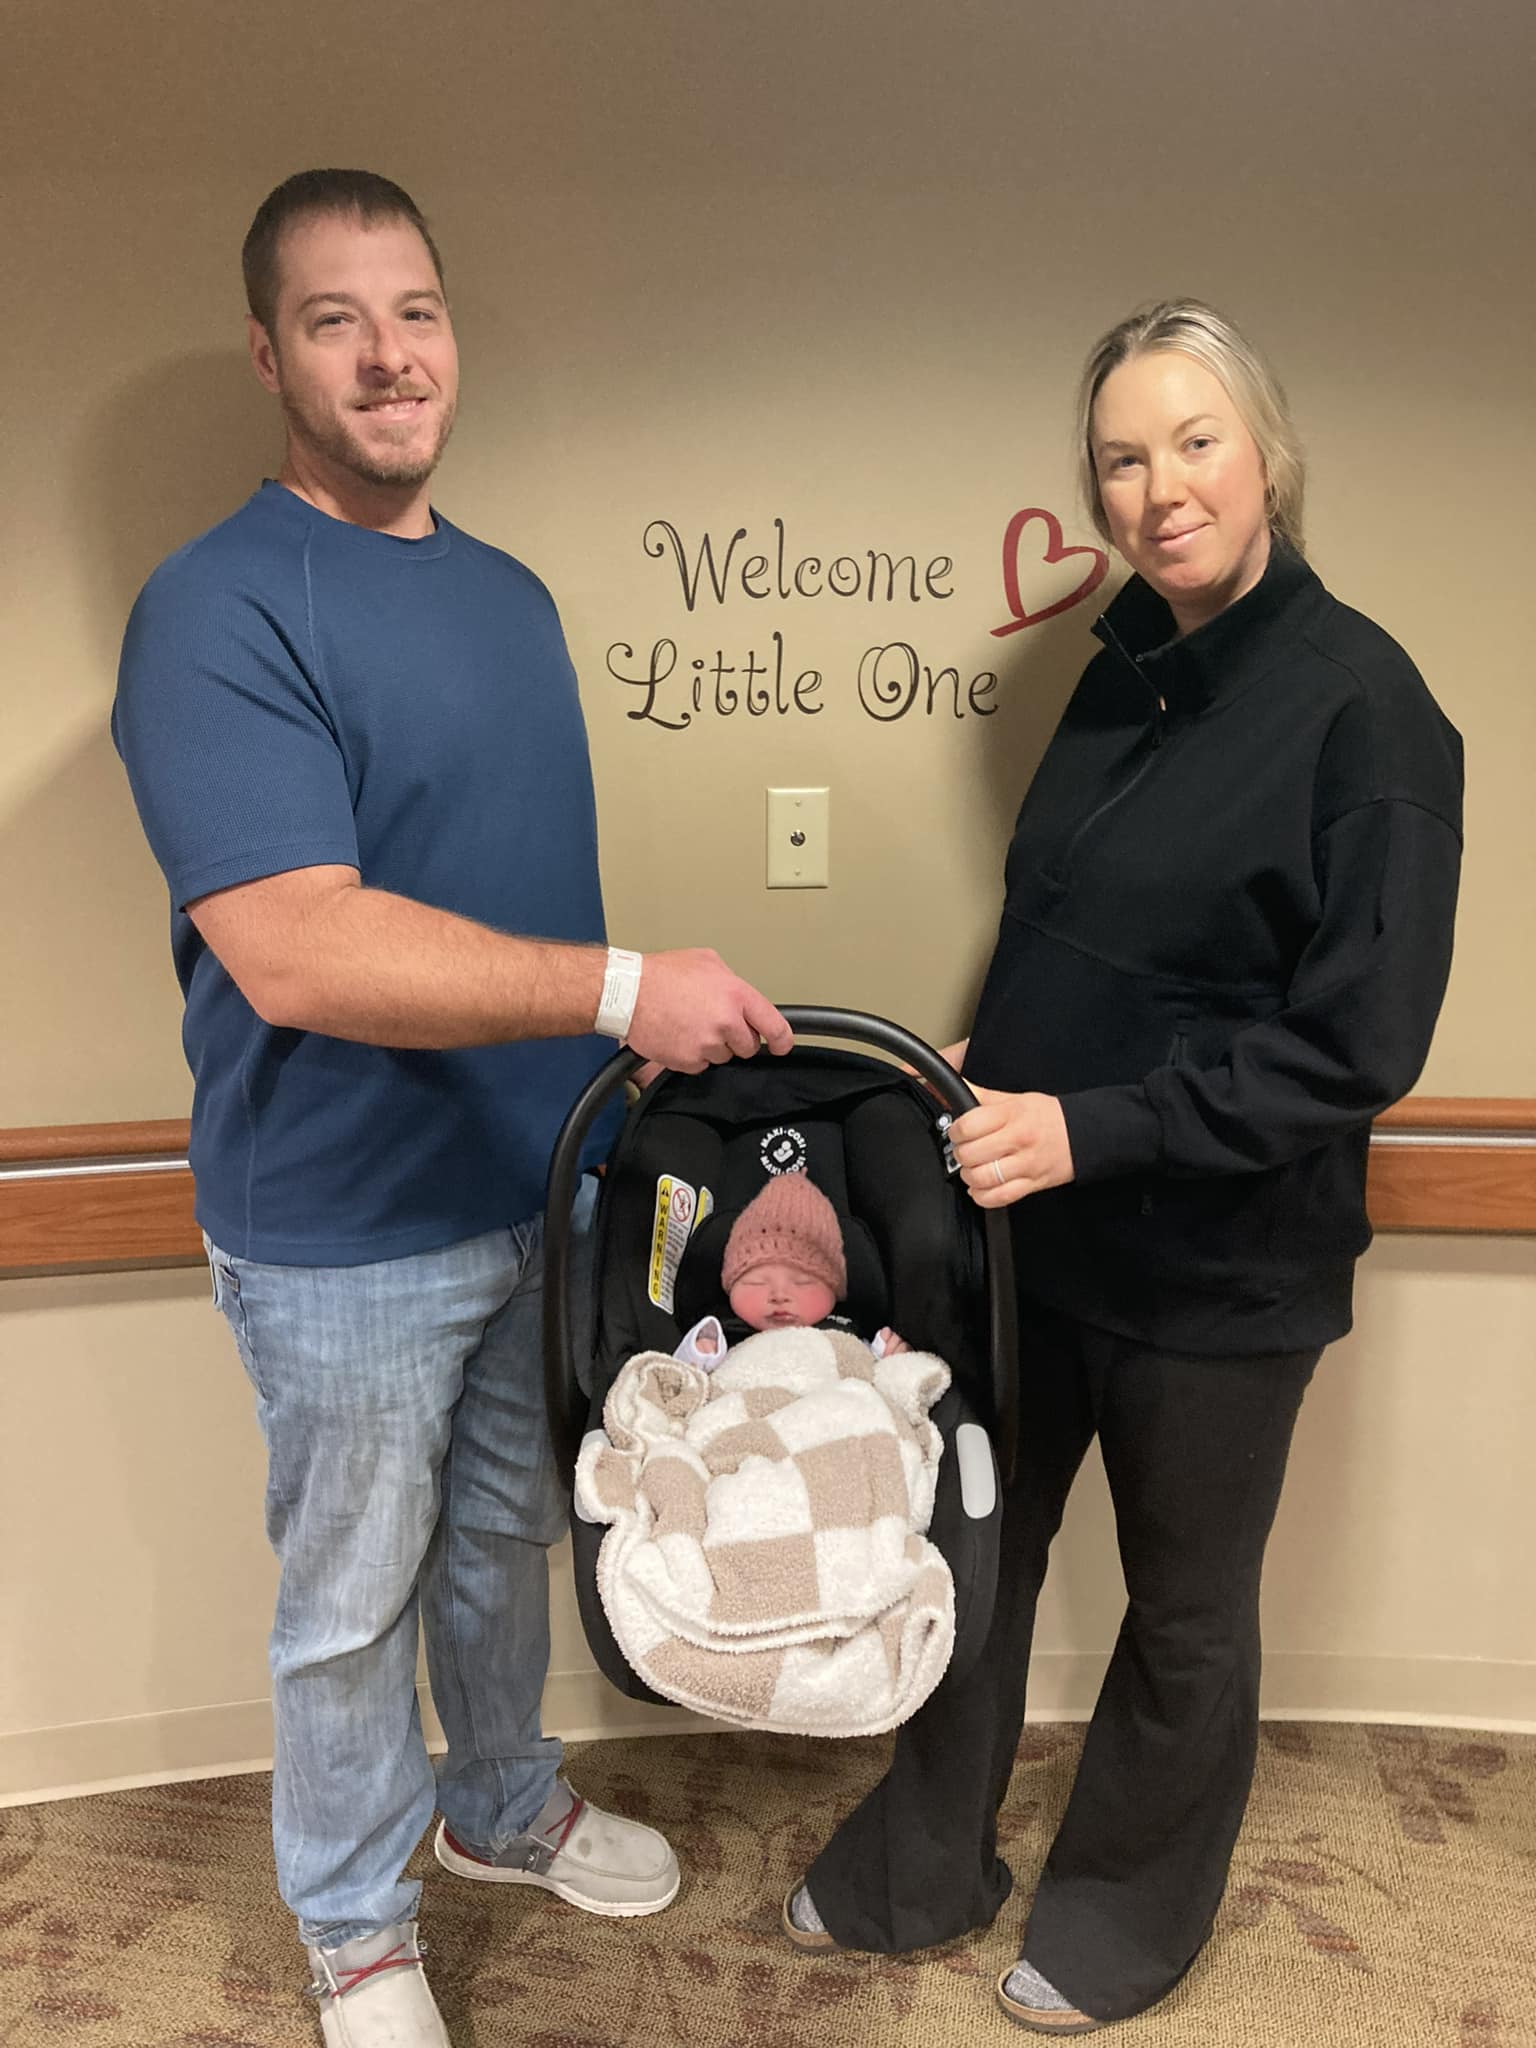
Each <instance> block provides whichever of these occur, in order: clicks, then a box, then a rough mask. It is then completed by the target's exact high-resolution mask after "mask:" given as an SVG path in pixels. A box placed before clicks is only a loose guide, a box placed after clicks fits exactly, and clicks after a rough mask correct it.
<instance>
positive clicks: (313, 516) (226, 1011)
mask: <svg viewBox="0 0 1536 2048" xmlns="http://www.w3.org/2000/svg"><path fill="white" fill-rule="evenodd" d="M112 731H113V737H114V738H115V740H116V742H117V747H118V751H119V753H121V755H122V757H123V761H124V764H125V765H126V767H127V770H128V776H129V780H130V782H131V784H132V787H133V794H134V799H135V801H136V803H137V805H138V808H139V815H140V817H141V819H142V820H143V824H144V830H145V832H146V834H147V835H148V838H149V843H150V845H151V847H152V848H153V850H154V853H155V857H156V858H157V860H158V861H159V863H160V866H161V867H162V869H163V870H164V872H165V877H166V880H167V882H168V883H169V885H170V891H171V944H172V950H173V952H174V955H175V960H176V972H177V976H178V978H179V979H180V982H181V987H182V992H183V994H184V995H185V997H186V1016H185V1022H184V1025H183V1032H182V1037H183V1043H184V1045H185V1047H186V1054H187V1060H188V1063H189V1064H190V1066H191V1068H192V1074H193V1079H194V1083H195V1092H194V1099H193V1110H192V1153H191V1158H192V1169H193V1174H194V1177H195V1179H196V1183H197V1217H198V1221H199V1222H200V1223H201V1225H202V1227H203V1228H204V1230H206V1231H207V1233H208V1235H209V1236H210V1237H211V1238H212V1239H213V1240H214V1242H215V1243H216V1244H218V1245H219V1246H220V1247H221V1248H222V1249H223V1250H225V1251H228V1252H232V1253H234V1254H236V1255H237V1256H240V1257H245V1258H251V1259H259V1260H265V1261H269V1262H271V1263H275V1264H279V1265H361V1264H364V1263H366V1262H367V1261H369V1260H372V1259H386V1258H399V1257H403V1256H405V1255H406V1254H407V1253H411V1252H418V1251H427V1250H431V1249H433V1248H434V1247H437V1246H440V1245H445V1244H452V1243H455V1242H457V1241H459V1240H460V1239H463V1238H467V1237H473V1236H475V1235H477V1234H478V1233H479V1232H481V1231H485V1230H491V1229H495V1228H497V1227H498V1226H500V1225H503V1224H508V1223H514V1222H521V1221H523V1220H525V1219H526V1218H528V1217H530V1216H532V1215H534V1214H535V1213H536V1212H537V1211H538V1210H539V1208H540V1207H541V1206H542V1203H543V1198H544V1178H545V1172H546V1169H547V1166H548V1162H549V1154H550V1150H551V1147H552V1145H553V1142H554V1138H555V1134H556V1132H557V1131H558V1129H559V1127H560V1124H561V1121H562V1120H563V1118H564V1116H565V1113H566V1111H567V1109H568V1108H569V1107H570V1104H571V1102H572V1100H573V1099H574V1097H575V1095H576V1094H577V1092H578V1090H579V1089H580V1088H581V1087H582V1086H583V1085H584V1084H585V1082H586V1081H587V1080H588V1079H589V1077H590V1076H591V1075H592V1074H593V1072H595V1070H596V1069H597V1067H598V1066H599V1065H601V1063H602V1062H603V1060H604V1058H605V1057H606V1056H607V1055H608V1054H609V1053H611V1052H612V1050H613V1047H612V1046H611V1045H609V1044H607V1043H605V1041H604V1040H602V1039H599V1038H596V1037H585V1038H578V1039H550V1040H540V1041H536V1042H529V1043H523V1044H516V1045H496V1046H486V1047H480V1048H475V1049H472V1050H468V1051H450V1052H416V1051H394V1050H390V1049H389V1048H385V1047H378V1046H369V1045H359V1044H355V1043H353V1042H351V1041H350V1040H344V1039H339V1038H327V1037H324V1036H322V1035H321V1034H319V1033H316V1032H308V1031H296V1030H289V1029H278V1028H274V1027H273V1026H271V1025H268V1024H264V1023H263V1022H262V1020H261V1019H260V1018H259V1017H258V1016H257V1015H256V1013H255V1011H254V1010H253V1009H252V1008H251V1006H250V1004H249V1003H247V1002H246V1000H245V998H244V997H243V996H242V995H241V993H240V991H239V989H238V988H236V986H235V984H234V982H233V981H232V980H231V979H230V977H229V976H228V974H226V973H225V971H224V969H223V967H222V966H221V965H220V963H219V961H218V960H217V958H216V957H215V956H214V954H213V953H211V952H210V951H209V950H208V948H207V946H206V945H205V944H204V943H203V941H202V939H201V938H200V937H199V935H198V932H197V929H196V927H195V926H194V925H193V923H192V921H191V919H190V918H188V917H187V915H186V914H185V911H184V909H183V906H184V905H185V904H187V903H188V902H191V901H193V900H195V899H196V898H197V897H199V896H203V895H207V894H208V893H209V892H210V891H212V890H215V889H224V888H228V887H230V886H232V885H233V884H235V883H238V882H249V881H254V880H256V879H257V878H258V877H260V876H262V875H272V874H278V873H282V872H285V871H287V870H289V869H293V868H303V867H316V866H329V865H345V866H349V867H355V868H357V869H358V871H359V872H360V874H361V876H362V880H363V882H364V884H365V885H367V886H369V887H373V888H377V889H385V890H390V891H392V892H394V893H396V894H398V895H401V896H409V897H412V898H414V899H415V900H416V901H417V902H419V903H426V904H431V905H433V906H434V907H436V908H438V909H440V910H450V911H456V912H458V913H459V914H460V915H461V916H464V917H471V918H475V919H477V920H478V921H479V922H480V923H482V924H487V925H493V926H495V927H497V928H498V929H500V930H502V931H508V932H519V933H524V934H527V935H529V936H532V937H538V938H550V939H567V940H576V941H588V942H593V943H599V944H600V943H602V941H603V938H604V927H603V906H602V896H601V892H600V888H599V883H598V868H597V825H596V816H595V811H594V806H593V797H592V776H591V768H590V764H589V761H588V756H587V737H586V728H585V726H584V724H583V722H582V715H581V705H580V701H579V699H578V697H577V691H576V678H575V675H574V673H573V671H572V668H571V662H570V657H569V655H568V654H567V652H566V647H565V640H564V636H563V634H562V632H561V629H560V621H559V617H558V615H557V613H556V611H555V606H554V602H553V600H552V599H551V597H550V595H549V592H548V591H547V590H546V589H545V588H544V586H543V584H542V583H540V582H539V580H538V578H537V577H536V576H534V575H532V574H531V573H530V572H529V571H528V570H527V569H525V568H524V567H523V566H522V565H521V564H520V563H518V562H515V561H514V560H513V559H512V558H511V557H510V556H509V555H505V554H503V553H501V551H500V550H499V549H496V548H492V547H487V546H486V545H485V544H484V543H483V542H481V541H477V540H474V539H472V538H471V536H470V535H468V534H467V533H462V532H460V531H459V530H458V529H457V528H456V527H454V526H451V525H450V524H449V523H448V521H447V520H445V519H441V518H439V519H438V521H437V526H436V530H435V532H433V533H432V534H430V535H428V536H427V537H426V538H424V539H422V540H397V539H395V538H393V537H392V536H390V535H388V534H380V533H373V532H370V531H368V530H367V529H366V528H363V527H358V526H350V525H348V524H346V523H345V522H343V521H341V520H338V519H332V518H329V517H328V516H327V515H326V514H325V513H323V512H319V511H317V510H316V509H315V508H314V507H313V506H312V505H309V504H307V503H306V502H305V501H304V500H303V499H302V498H299V497H296V496H295V495H294V494H293V493H292V492H291V491H289V490H286V489H284V488H283V487H282V486H281V485H279V484H273V483H268V484H265V485H264V486H263V487H262V488H261V489H260V490H259V491H257V492H256V494H255V495H254V497H252V498H251V499H250V500H249V501H248V502H247V503H246V504H245V505H243V506H242V507H241V508H240V510H239V511H238V512H236V513H235V514H234V516H233V517H232V518H230V519H226V520H225V521H224V522H223V524H222V525H219V526H216V527H214V528H213V529H212V531H211V532H209V533H205V534H204V535H202V537H201V538H200V539H198V540H195V541H192V542H191V543H190V544H189V545H188V546H186V547H184V548H182V549H180V550H179V551H178V552H177V553H176V554H174V555H172V556H171V557H170V558H169V559H168V560H167V561H165V562H163V563H162V564H161V565H160V567H159V568H158V569H157V570H156V571H155V573H154V575H153V576H151V578H150V579H149V582H148V583H147V584H146V585H145V587H144V590H143V591H142V593H141V594H140V596H139V600H138V602H137V604H136V605H135V606H134V609H133V615H132V617H131V618H130V619H129V622H128V631H127V636H126V639H125V641H124V646H123V657H122V665H121V669H120V672H119V677H118V692H117V702H116V705H115V707H114V710H113V715H112ZM606 1135H607V1133H606V1130H604V1131H599V1132H597V1133H595V1134H594V1144H593V1146H591V1147H589V1154H590V1153H591V1152H594V1151H596V1150H598V1149H600V1147H601V1143H602V1140H603V1138H604V1137H605V1136H606Z"/></svg>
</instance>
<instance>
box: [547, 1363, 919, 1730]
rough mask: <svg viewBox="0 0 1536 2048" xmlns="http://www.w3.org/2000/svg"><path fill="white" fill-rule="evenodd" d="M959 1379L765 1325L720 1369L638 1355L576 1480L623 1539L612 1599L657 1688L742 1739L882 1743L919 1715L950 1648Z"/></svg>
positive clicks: (601, 1577)
mask: <svg viewBox="0 0 1536 2048" xmlns="http://www.w3.org/2000/svg"><path fill="white" fill-rule="evenodd" d="M948 1385H949V1370H948V1368H947V1367H946V1366H945V1365H944V1364H943V1362H942V1361H941V1360H940V1359H938V1358H935V1357H933V1356H932V1355H931V1354H929V1353H927V1352H921V1351H906V1352H898V1353H897V1355H896V1356H895V1357H894V1358H886V1359H879V1360H877V1359H875V1358H874V1357H872V1356H871V1354H870V1351H869V1347H868V1346H867V1345H865V1344H861V1343H860V1342H859V1340H858V1339H857V1338H856V1337H851V1336H847V1335H845V1334H844V1333H843V1332H841V1331H825V1330H767V1331H764V1332H762V1333H761V1334H760V1335H758V1336H754V1337H750V1338H748V1339H747V1340H746V1341H745V1342H744V1343H741V1344H737V1345H734V1346H733V1347H732V1348H731V1350H730V1352H729V1353H728V1355H727V1356H726V1358H725V1360H724V1361H723V1363H722V1364H721V1365H720V1366H719V1367H718V1368H717V1369H716V1370H715V1371H713V1372H704V1371H702V1370H701V1369H700V1368H699V1367H698V1366H694V1365H688V1364H685V1363H683V1362H682V1361H681V1360H678V1359H674V1358H668V1357H666V1356H665V1355H664V1354H663V1353H661V1352H658V1351H646V1352H642V1353H641V1354H640V1355H639V1356H638V1357H637V1358H632V1359H631V1360H630V1361H629V1363H628V1364H627V1365H626V1366H625V1367H624V1369H623V1371H622V1372H621V1373H620V1374H619V1376H618V1378H617V1379H616V1380H615V1381H614V1384H613V1387H612V1390H611V1391H610V1393H609V1395H608V1399H607V1401H606V1403H605V1404H604V1408H603V1421H604V1425H605V1430H606V1437H604V1436H603V1435H598V1434H594V1435H593V1436H592V1437H590V1438H589V1439H588V1441H587V1443H586V1445H585V1446H584V1447H583V1450H582V1453H581V1456H580V1458H579V1460H578V1462H577V1467H576V1504H577V1508H578V1510H579V1512H581V1513H582V1514H584V1515H585V1516H587V1518H588V1519H589V1520H591V1521H598V1522H609V1523H611V1524H612V1525H613V1526H612V1527H611V1528H610V1530H609V1532H608V1534H607V1536H605V1537H604V1539H603V1544H602V1549H601V1551H600V1552H599V1556H598V1570H597V1576H598V1588H599V1591H600V1593H601V1595H602V1600H603V1605H604V1608H605V1609H606V1611H607V1615H608V1620H609V1624H610V1626H611V1627H612V1629H613V1633H614V1637H615V1640H616V1641H617V1643H618V1645H619V1648H620V1649H621V1650H622V1651H623V1653H624V1655H625V1657H626V1658H627V1659H628V1661H629V1663H630V1664H631V1665H632V1666H633V1667H634V1669H635V1670H636V1671H637V1672H638V1673H639V1674H640V1676H641V1677H642V1678H644V1679H645V1681H646V1683H647V1684H648V1685H650V1686H651V1687H652V1688H653V1689H654V1690H655V1691H656V1692H659V1693H661V1694H663V1695H664V1696H665V1697H667V1698H669V1699H673V1700H676V1701H678V1702H679V1703H680V1704H681V1705H683V1706H687V1707H692V1708H695V1709H696V1710H697V1711H699V1712H701V1713H705V1714H712V1715H715V1716H717V1717H718V1718H719V1719H721V1720H724V1721H730V1722H734V1723H736V1724H737V1725H738V1726H741V1727H746V1728H763V1729H772V1730H776V1731H778V1732H780V1733H785V1734H800V1735H873V1734H878V1733H879V1732H881V1731H882V1730H884V1729H887V1728H894V1727H896V1726H897V1724H898V1723H899V1722H902V1721H904V1720H906V1719H907V1717H908V1716H909V1715H910V1714H912V1713H914V1712H915V1711H916V1709H917V1708H918V1707H919V1706H921V1704H922V1703H923V1701H924V1700H925V1699H926V1698H927V1697H928V1695H929V1693H930V1692H932V1690H933V1688H934V1686H935V1685H937V1684H938V1682H939V1679H940V1677H941V1676H942V1675H943V1672H944V1668H945V1666H946V1664H947V1663H948V1662H949V1656H950V1652H951V1650H952V1649H953V1647H954V1635H955V1620H954V1616H955V1599H954V1585H953V1582H952V1580H951V1578H950V1573H949V1567H948V1565H947V1564H946V1563H945V1562H944V1559H943V1557H942V1556H941V1554H940V1553H939V1552H938V1551H937V1550H936V1549H935V1548H934V1546H933V1545H932V1544H931V1543H930V1542H929V1541H928V1540H927V1537H926V1535H925V1533H924V1532H925V1531H926V1530H927V1527H928V1523H929V1519H930V1517H931V1515H932V1513H933V1495H934V1483H935V1479H936V1476H937V1472H938V1464H939V1457H940V1453H941V1450H942V1444H941V1440H940V1437H939V1432H938V1430H937V1429H936V1428H935V1427H934V1425H933V1424H932V1422H930V1421H929V1419H928V1411H929V1409H930V1408H931V1407H932V1406H933V1404H934V1402H935V1401H937V1400H938V1398H939V1396H940V1395H941V1394H942V1393H943V1392H944V1390H945V1389H946V1387H947V1386H948Z"/></svg>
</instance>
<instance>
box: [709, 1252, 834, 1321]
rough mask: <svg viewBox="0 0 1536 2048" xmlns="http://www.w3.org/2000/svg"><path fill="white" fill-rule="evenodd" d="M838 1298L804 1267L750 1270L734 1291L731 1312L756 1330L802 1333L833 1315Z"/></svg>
mask: <svg viewBox="0 0 1536 2048" xmlns="http://www.w3.org/2000/svg"><path fill="white" fill-rule="evenodd" d="M836 1299H837V1297H836V1296H835V1295H834V1294H833V1292H832V1290H831V1288H830V1287H829V1286H828V1285H827V1283H826V1281H825V1280H818V1279H817V1278H816V1276H815V1274H814V1273H807V1272H806V1271H805V1270H804V1268H803V1267H801V1266H787V1265H785V1264H784V1263H783V1261H782V1260H778V1259H775V1260H772V1261H770V1262H768V1263H765V1264H763V1265H761V1266H749V1267H748V1268H747V1270H746V1272H745V1273H743V1274H742V1276H741V1278H740V1279H739V1280H738V1281H737V1282H736V1285H735V1286H734V1287H733V1288H732V1289H731V1311H732V1313H733V1314H734V1315H738V1316H740V1317H741V1320H742V1321H743V1322H744V1323H745V1324H747V1326H748V1327H749V1328H750V1329H753V1330H788V1329H803V1328H805V1327H807V1326H808V1325H809V1324H811V1323H819V1322H822V1321H824V1320H825V1318H826V1317H827V1316H829V1315H831V1313H832V1309H833V1305H834V1303H835V1301H836Z"/></svg>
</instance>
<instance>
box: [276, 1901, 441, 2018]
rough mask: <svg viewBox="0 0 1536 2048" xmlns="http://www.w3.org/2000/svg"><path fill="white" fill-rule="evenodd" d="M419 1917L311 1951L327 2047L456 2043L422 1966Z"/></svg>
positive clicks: (313, 1991)
mask: <svg viewBox="0 0 1536 2048" xmlns="http://www.w3.org/2000/svg"><path fill="white" fill-rule="evenodd" d="M424 1953H425V1948H424V1946H423V1944H422V1943H421V1942H419V1941H418V1940H417V1939H416V1928H415V1924H414V1922H411V1921H404V1922H402V1923H401V1924H400V1925H398V1926H396V1927H385V1928H382V1929H381V1930H380V1932H379V1933H377V1934H364V1935H360V1936H359V1938H358V1939H357V1940H356V1941H348V1942H344V1943H343V1944H342V1946H341V1947H340V1948H331V1949H322V1948H312V1949H309V1950H307V1954H308V1956H309V1964H310V1968H311V1969H312V1970H313V1971H314V1973H315V1974H314V1981H313V1982H312V1983H311V1985H310V1987H309V1995H310V1997H311V1998H313V1999H315V2000H317V2001H318V2003H319V2006H320V2032H321V2034H322V2036H323V2037H324V2040H325V2048H452V2043H451V2042H450V2041H449V2039H448V2029H447V2028H446V2027H445V2026H444V2025H443V2016H442V2014H441V2013H440V2012H439V2011H438V2009H437V2001H436V1999H434V1998H433V1996H432V1993H431V1992H430V1991H429V1990H428V1988H427V1978H426V1972H425V1971H424V1970H423V1969H422V1967H421V1958H422V1956H423V1954H424Z"/></svg>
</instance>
